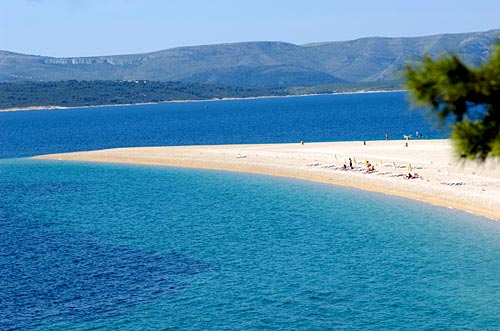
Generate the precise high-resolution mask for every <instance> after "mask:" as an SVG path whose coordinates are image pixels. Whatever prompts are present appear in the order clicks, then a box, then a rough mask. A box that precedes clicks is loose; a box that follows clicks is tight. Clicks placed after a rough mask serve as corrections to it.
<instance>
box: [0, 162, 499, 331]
mask: <svg viewBox="0 0 500 331" xmlns="http://www.w3.org/2000/svg"><path fill="white" fill-rule="evenodd" d="M0 248H1V249H0V270H2V272H1V273H0V284H1V286H0V329H1V330H14V329H15V330H111V329H120V330H200V329H202V330H234V329H237V330H241V329H243V330H259V329H262V330H326V329H335V330H499V329H500V305H499V303H500V279H499V275H500V260H499V256H500V224H499V223H498V222H495V221H492V220H488V219H485V218H482V217H477V216H474V215H470V214H466V213H462V212H457V211H455V210H450V209H446V208H439V207H434V206H430V205H426V204H421V203H418V202H415V201H410V200H406V199H400V198H395V197H389V196H385V195H381V194H372V193H368V192H362V191H357V190H354V189H347V188H340V187H334V186H328V185H322V184H317V183H309V182H303V181H298V180H291V179H283V178H274V177H268V176H256V175H245V174H237V173H226V172H216V171H202V170H184V169H176V168H161V167H143V166H121V165H96V164H86V163H62V162H48V161H35V160H23V159H8V160H1V161H0Z"/></svg>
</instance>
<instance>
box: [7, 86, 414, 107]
mask: <svg viewBox="0 0 500 331" xmlns="http://www.w3.org/2000/svg"><path fill="white" fill-rule="evenodd" d="M400 92H407V90H404V89H398V90H373V91H370V90H359V91H351V92H335V91H334V92H330V93H307V94H287V95H263V96H252V97H241V98H238V97H227V98H213V99H186V100H182V99H179V100H167V101H155V102H138V103H123V104H96V105H86V106H67V107H65V106H29V107H13V108H3V109H0V113H5V112H22V111H40V110H44V111H46V110H71V109H78V108H100V107H124V106H141V105H157V104H169V103H195V102H216V101H229V100H255V99H274V98H293V97H314V96H321V95H344V94H346V95H350V94H376V93H400Z"/></svg>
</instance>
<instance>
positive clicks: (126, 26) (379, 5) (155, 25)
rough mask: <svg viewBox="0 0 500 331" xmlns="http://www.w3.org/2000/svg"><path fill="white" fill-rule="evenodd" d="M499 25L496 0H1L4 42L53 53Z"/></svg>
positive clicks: (7, 46) (20, 49)
mask: <svg viewBox="0 0 500 331" xmlns="http://www.w3.org/2000/svg"><path fill="white" fill-rule="evenodd" d="M499 28H500V1H499V0H476V1H464V0H302V1H296V0H274V1H273V0H248V1H238V0H232V1H231V0H0V50H5V51H11V52H17V53H25V54H33V55H45V56H54V57H70V56H97V55H119V54H136V53H145V52H151V51H158V50H162V49H167V48H173V47H180V46H193V45H207V44H220V43H230V42H243V41H284V42H290V43H294V44H299V45H300V44H306V43H311V42H325V41H343V40H352V39H357V38H362V37H375V36H376V37H415V36H424V35H432V34H441V33H461V32H476V31H487V30H491V29H499Z"/></svg>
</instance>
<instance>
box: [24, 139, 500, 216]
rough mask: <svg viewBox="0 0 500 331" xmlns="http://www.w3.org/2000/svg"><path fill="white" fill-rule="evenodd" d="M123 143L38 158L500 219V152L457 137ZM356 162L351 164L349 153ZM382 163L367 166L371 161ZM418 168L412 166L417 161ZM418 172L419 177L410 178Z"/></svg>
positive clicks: (414, 165) (415, 165) (39, 157)
mask: <svg viewBox="0 0 500 331" xmlns="http://www.w3.org/2000/svg"><path fill="white" fill-rule="evenodd" d="M405 144H406V141H405V140H389V141H367V142H366V145H364V144H363V142H329V143H305V144H304V145H301V144H298V143H296V144H266V145H212V146H210V145H207V146H203V145H200V146H172V147H140V148H118V149H108V150H99V151H88V152H74V153H64V154H51V155H42V156H36V157H34V159H45V160H65V161H84V162H103V163H127V164H142V165H157V166H171V167H182V168H197V169H213V170H223V171H236V172H245V173H254V174H265V175H271V176H279V177H289V178H297V179H302V180H308V181H313V182H321V183H327V184H333V185H339V186H347V187H353V188H357V189H361V190H366V191H372V192H379V193H384V194H388V195H393V196H399V197H405V198H409V199H412V200H418V201H422V202H425V203H430V204H434V205H439V206H442V207H447V208H454V209H458V210H461V211H466V212H471V213H474V214H479V215H482V216H485V217H488V218H492V219H495V220H500V160H499V159H494V160H488V161H487V162H486V163H484V164H479V163H476V162H472V161H457V159H456V158H455V157H454V156H453V149H452V145H451V142H450V141H449V140H446V139H443V140H410V141H409V142H408V147H406V145H405ZM349 157H351V158H352V159H353V161H354V164H353V166H354V169H348V170H343V169H342V167H343V164H344V162H346V163H347V165H349V163H348V162H349V161H348V158H349ZM368 160H369V161H370V162H371V163H372V164H373V165H374V166H375V171H373V172H371V173H366V167H365V165H364V163H365V161H368ZM410 168H411V169H410ZM409 170H410V171H409ZM408 172H411V173H412V174H415V173H416V172H417V173H418V178H414V179H406V178H405V177H404V176H405V175H407V174H408Z"/></svg>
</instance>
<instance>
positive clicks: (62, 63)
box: [0, 30, 500, 87]
mask: <svg viewBox="0 0 500 331" xmlns="http://www.w3.org/2000/svg"><path fill="white" fill-rule="evenodd" d="M499 36H500V30H491V31H486V32H475V33H464V34H442V35H434V36H425V37H415V38H375V37H374V38H362V39H357V40H352V41H342V42H326V43H313V44H306V45H294V44H290V43H284V42H243V43H232V44H220V45H204V46H193V47H178V48H172V49H167V50H162V51H158V52H152V53H144V54H133V55H116V56H97V57H72V58H54V57H46V56H36V55H25V54H17V53H12V52H7V51H0V81H4V82H7V81H59V80H150V81H183V82H196V83H208V84H225V85H248V86H249V85H253V86H259V87H277V86H280V87H283V86H314V85H325V84H335V83H342V82H377V81H381V82H384V81H385V82H387V81H392V80H395V79H397V78H398V77H397V73H398V72H399V71H400V70H401V68H402V66H403V64H404V63H405V62H407V61H408V60H411V59H415V58H420V57H421V56H422V55H423V54H425V53H429V54H430V55H432V56H436V55H439V54H442V53H447V52H454V53H457V54H458V55H459V56H460V57H461V58H462V59H464V60H465V61H466V62H467V63H470V64H475V63H478V62H481V61H483V60H485V59H486V58H487V57H488V56H489V54H490V51H491V46H492V45H493V44H494V43H495V41H496V40H497V39H498V38H499Z"/></svg>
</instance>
